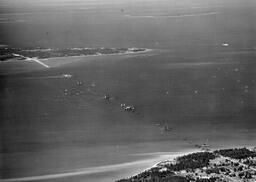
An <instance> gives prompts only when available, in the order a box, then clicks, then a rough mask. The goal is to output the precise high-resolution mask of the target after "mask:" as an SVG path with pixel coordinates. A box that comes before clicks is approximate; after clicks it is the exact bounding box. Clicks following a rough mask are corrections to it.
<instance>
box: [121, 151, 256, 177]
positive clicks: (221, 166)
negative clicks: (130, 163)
mask: <svg viewBox="0 0 256 182" xmlns="http://www.w3.org/2000/svg"><path fill="white" fill-rule="evenodd" d="M192 181H193V182H229V181H233V182H244V181H247V182H255V181H256V147H254V148H250V149H248V148H235V149H221V150H215V151H202V152H196V153H192V154H188V155H184V156H180V157H177V158H175V159H174V160H170V161H164V162H160V163H158V164H157V165H155V166H154V167H152V168H151V169H149V170H146V171H144V172H142V173H140V174H137V175H135V176H132V177H130V178H127V179H120V180H118V181H116V182H192Z"/></svg>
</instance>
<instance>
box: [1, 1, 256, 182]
mask: <svg viewBox="0 0 256 182" xmlns="http://www.w3.org/2000/svg"><path fill="white" fill-rule="evenodd" d="M0 2H2V4H1V5H0V8H1V13H0V26H1V28H0V44H1V46H11V47H17V48H36V47H41V48H76V47H111V48H122V47H124V48H129V47H142V48H148V49H152V51H150V52H146V53H141V54H131V55H108V56H94V57H88V56H87V57H81V58H79V59H78V60H75V59H77V58H74V57H70V58H67V57H66V58H63V60H62V59H61V58H58V59H57V60H54V59H49V60H42V62H44V63H45V64H47V65H49V68H46V67H44V66H42V65H40V64H38V63H36V62H33V61H22V60H19V61H10V62H1V63H0V133H1V135H0V136H1V138H0V152H1V153H0V178H1V179H2V180H3V179H5V180H3V181H47V182H48V181H69V182H70V181H75V182H76V181H89V182H100V181H104V182H108V181H115V180H117V179H120V178H122V177H129V176H131V175H133V174H135V173H137V172H140V171H142V170H144V169H146V168H148V167H150V166H152V165H153V164H155V163H156V162H160V161H161V160H166V159H168V158H171V156H172V155H177V154H178V153H183V152H188V151H194V150H198V149H196V148H195V145H196V144H203V143H207V144H209V145H211V147H212V148H227V147H241V146H252V145H254V146H255V145H256V123H255V119H256V62H255V60H256V59H255V58H256V36H255V35H256V34H255V33H256V11H255V10H256V3H255V2H254V1H249V0H243V1H242V0H235V1H225V3H224V2H220V1H217V0H212V1H199V0H192V1H190V2H187V1H184V0H182V1H180V2H179V3H178V2H174V1H164V0H162V1H159V2H158V3H156V2H155V1H147V2H145V1H142V0H139V1H136V2H135V1H128V0H126V1H124V2H122V3H121V2H120V1H106V2H105V3H104V1H97V2H96V1H90V2H89V1H88V2H86V3H85V2H82V1H76V2H74V3H70V2H69V1H65V3H63V4H59V2H58V1H53V3H52V4H50V3H43V2H44V1H39V2H38V3H32V1H31V2H30V1H28V2H30V3H27V4H26V3H25V2H26V1H25V0H22V1H21V2H23V4H15V3H13V4H11V3H10V1H5V0H2V1H0ZM16 3H17V2H16ZM74 60H75V61H74ZM64 63H65V64H64ZM63 74H70V75H72V77H71V78H64V77H63V76H62V75H63ZM105 94H108V95H110V97H111V98H110V99H109V100H105V99H104V96H105ZM121 104H126V105H133V106H135V112H127V111H124V110H123V109H122V108H121ZM166 128H167V129H166ZM7 179H9V180H7Z"/></svg>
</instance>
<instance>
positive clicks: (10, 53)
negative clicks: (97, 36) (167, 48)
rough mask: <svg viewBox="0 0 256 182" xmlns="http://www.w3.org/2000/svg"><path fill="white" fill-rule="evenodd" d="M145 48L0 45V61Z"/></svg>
mask: <svg viewBox="0 0 256 182" xmlns="http://www.w3.org/2000/svg"><path fill="white" fill-rule="evenodd" d="M146 50H147V49H145V48H135V47H133V48H105V47H101V48H63V49H59V48H41V47H37V48H13V47H0V61H6V60H9V59H12V58H18V59H21V60H22V59H26V58H37V59H47V58H53V57H69V56H88V55H106V54H127V53H137V52H143V51H146Z"/></svg>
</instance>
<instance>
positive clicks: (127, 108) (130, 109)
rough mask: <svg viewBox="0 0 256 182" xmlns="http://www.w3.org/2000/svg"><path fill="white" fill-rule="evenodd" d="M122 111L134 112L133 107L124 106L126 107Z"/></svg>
mask: <svg viewBox="0 0 256 182" xmlns="http://www.w3.org/2000/svg"><path fill="white" fill-rule="evenodd" d="M124 110H125V111H131V112H134V111H135V107H134V106H126V107H124Z"/></svg>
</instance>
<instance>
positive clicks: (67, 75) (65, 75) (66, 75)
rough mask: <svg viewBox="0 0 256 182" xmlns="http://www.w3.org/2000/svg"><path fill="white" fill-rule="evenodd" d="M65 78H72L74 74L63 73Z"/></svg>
mask: <svg viewBox="0 0 256 182" xmlns="http://www.w3.org/2000/svg"><path fill="white" fill-rule="evenodd" d="M61 76H62V77H63V78H71V77H72V75H70V74H62V75H61Z"/></svg>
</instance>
